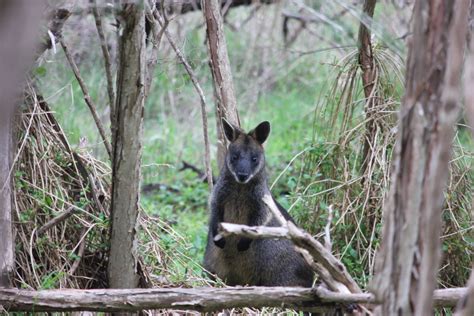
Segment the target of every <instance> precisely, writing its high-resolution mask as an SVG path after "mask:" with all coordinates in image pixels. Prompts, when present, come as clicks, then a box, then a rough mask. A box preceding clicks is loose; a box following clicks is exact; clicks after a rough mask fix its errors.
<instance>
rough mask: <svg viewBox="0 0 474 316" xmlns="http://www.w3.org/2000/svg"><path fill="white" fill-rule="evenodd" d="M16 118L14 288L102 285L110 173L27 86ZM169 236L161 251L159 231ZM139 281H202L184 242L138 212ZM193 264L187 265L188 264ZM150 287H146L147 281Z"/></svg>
mask: <svg viewBox="0 0 474 316" xmlns="http://www.w3.org/2000/svg"><path fill="white" fill-rule="evenodd" d="M26 94H27V96H26V98H25V106H24V110H23V112H22V114H21V118H20V120H19V125H20V126H19V134H20V135H19V136H20V137H19V139H20V143H19V146H18V148H19V151H18V153H17V155H16V159H15V165H14V169H13V172H12V176H13V177H14V190H13V191H14V195H13V196H14V209H15V216H14V221H15V222H14V228H15V238H16V249H15V255H16V276H15V280H14V282H15V285H16V286H18V287H21V288H29V289H48V288H82V289H87V288H104V287H107V277H106V271H107V260H108V243H109V220H108V217H109V206H110V205H109V203H110V195H109V192H110V168H109V166H108V165H106V164H105V163H103V162H101V161H98V160H96V159H95V158H94V157H93V156H92V155H90V154H89V153H88V152H86V151H85V150H83V149H82V148H81V146H79V148H75V149H72V148H71V146H70V145H69V144H68V141H67V139H66V137H65V135H64V133H63V131H62V129H61V127H60V125H59V123H58V122H57V121H56V119H55V118H54V115H53V113H52V112H51V110H50V109H49V107H48V105H47V104H46V102H44V100H43V99H42V97H41V96H39V95H37V94H36V92H35V89H34V88H33V87H31V86H30V87H29V88H28V91H27V92H26ZM163 232H165V233H166V234H168V235H169V236H170V240H169V241H168V245H169V244H170V243H171V246H173V247H174V249H177V251H165V250H164V249H163V243H161V240H160V234H162V233H163ZM139 240H140V242H139V251H140V253H141V254H143V259H142V261H141V267H146V268H145V269H142V270H143V271H142V273H141V276H142V279H143V280H142V281H143V282H145V283H151V285H169V284H170V281H169V280H173V279H177V278H178V277H177V275H178V274H179V279H180V280H186V281H182V282H181V283H180V284H174V285H181V286H191V285H198V284H199V285H203V284H208V281H206V279H205V278H203V277H201V276H200V275H197V274H196V272H195V271H198V270H199V269H195V270H190V271H179V270H178V268H177V266H179V265H176V264H175V263H176V262H181V263H184V262H186V264H183V266H190V267H191V266H193V265H194V266H198V265H199V264H198V263H196V262H193V261H192V260H191V259H190V258H188V257H187V256H186V255H185V253H184V252H180V251H179V249H181V248H183V249H186V247H187V245H186V242H185V240H184V239H183V238H182V237H181V236H179V234H177V233H176V232H174V231H173V230H172V229H171V227H169V225H167V224H166V223H164V222H162V221H160V220H159V219H156V218H152V217H149V216H147V215H146V214H145V213H144V212H141V215H140V225H139ZM190 262H191V263H190ZM149 285H150V284H149Z"/></svg>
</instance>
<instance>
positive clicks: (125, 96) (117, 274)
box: [108, 3, 146, 288]
mask: <svg viewBox="0 0 474 316" xmlns="http://www.w3.org/2000/svg"><path fill="white" fill-rule="evenodd" d="M120 19H121V20H122V21H121V22H122V23H123V29H122V35H121V36H120V38H119V54H120V57H119V66H118V76H117V100H116V103H115V119H116V122H113V124H112V126H114V128H113V159H112V201H111V242H110V257H109V266H108V276H109V286H110V287H111V288H133V287H137V286H138V284H139V276H138V274H137V269H138V265H137V257H136V256H137V254H136V239H135V237H136V225H137V218H138V206H139V197H140V188H139V186H140V175H141V173H140V164H141V155H142V134H143V111H144V101H145V97H144V96H145V78H146V56H145V10H144V7H143V5H141V4H133V3H130V4H124V5H123V9H122V12H121V14H120Z"/></svg>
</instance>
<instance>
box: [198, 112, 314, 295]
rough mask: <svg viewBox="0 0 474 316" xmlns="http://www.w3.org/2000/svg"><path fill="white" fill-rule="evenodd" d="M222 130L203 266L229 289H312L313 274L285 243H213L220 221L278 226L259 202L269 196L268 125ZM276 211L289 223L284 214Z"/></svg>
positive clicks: (226, 125) (242, 240) (244, 240)
mask: <svg viewBox="0 0 474 316" xmlns="http://www.w3.org/2000/svg"><path fill="white" fill-rule="evenodd" d="M223 125H224V128H225V133H226V137H227V138H228V139H229V141H230V145H229V148H228V151H227V155H226V162H225V164H224V167H223V168H222V170H221V174H220V176H219V179H218V180H217V183H216V185H215V187H214V190H213V192H212V195H211V198H210V210H211V218H210V223H209V233H208V241H207V247H206V254H205V257H204V267H205V268H206V270H208V271H209V272H211V273H212V274H215V275H217V276H218V277H219V278H221V279H222V280H224V282H226V284H228V285H256V286H304V287H311V286H312V282H313V272H312V270H311V268H310V267H309V265H308V264H307V263H306V262H305V260H304V259H303V257H302V256H301V255H300V254H299V253H298V252H296V251H295V249H294V246H293V244H292V243H291V242H290V241H288V240H284V239H280V240H273V239H257V240H250V239H247V238H239V237H227V238H225V240H224V239H220V240H217V241H215V240H214V237H215V236H216V235H217V229H218V225H219V223H220V222H229V223H236V224H245V225H249V226H258V225H267V226H280V225H279V222H278V221H277V219H276V218H275V217H274V216H273V215H272V213H271V211H270V210H269V209H268V208H267V206H266V205H265V204H264V203H263V201H262V197H263V196H264V195H266V194H271V193H270V190H269V188H268V185H267V177H266V174H265V156H264V151H263V146H262V144H263V142H265V140H266V138H267V136H268V134H269V132H270V124H269V123H268V122H263V123H261V124H260V125H258V126H257V127H256V128H255V129H254V130H252V131H251V132H249V133H248V134H247V133H245V132H244V131H242V130H240V129H238V128H236V127H234V126H232V125H230V124H229V123H228V122H226V121H224V122H223ZM277 205H278V203H277ZM278 207H279V208H280V212H281V213H282V214H283V216H284V217H285V218H286V219H288V220H291V221H292V219H291V216H290V215H289V214H288V213H287V212H286V210H285V209H284V208H283V207H281V206H280V205H278Z"/></svg>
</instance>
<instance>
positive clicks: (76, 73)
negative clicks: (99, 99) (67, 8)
mask: <svg viewBox="0 0 474 316" xmlns="http://www.w3.org/2000/svg"><path fill="white" fill-rule="evenodd" d="M59 42H60V43H61V46H62V48H63V51H64V55H66V58H67V60H68V62H69V65H70V66H71V68H72V71H73V72H74V76H75V77H76V79H77V82H78V83H79V86H80V87H81V90H82V93H83V95H84V100H85V101H86V104H87V106H88V107H89V110H90V111H91V114H92V117H93V118H94V121H95V124H96V126H97V129H98V130H99V133H100V136H101V137H102V141H103V142H104V145H105V149H106V150H107V154H108V155H109V158H110V159H112V147H111V146H110V142H109V141H108V139H107V135H106V134H105V130H104V127H103V126H102V123H101V121H100V118H99V115H98V114H97V110H96V107H95V105H94V103H93V102H92V99H91V97H90V95H89V90H88V89H87V87H86V84H85V83H84V80H83V79H82V77H81V73H80V72H79V68H78V67H77V65H76V62H75V61H74V58H73V57H72V56H71V53H70V52H69V49H68V47H67V45H66V43H65V42H64V39H62V38H60V40H59Z"/></svg>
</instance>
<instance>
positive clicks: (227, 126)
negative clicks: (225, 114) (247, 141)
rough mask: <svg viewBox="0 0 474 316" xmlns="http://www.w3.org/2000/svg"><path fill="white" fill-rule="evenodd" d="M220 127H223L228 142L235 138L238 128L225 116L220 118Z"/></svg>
mask: <svg viewBox="0 0 474 316" xmlns="http://www.w3.org/2000/svg"><path fill="white" fill-rule="evenodd" d="M222 127H223V128H224V134H225V137H226V138H227V140H228V141H229V142H233V141H234V140H236V139H237V132H238V130H237V129H236V128H235V127H234V125H232V124H231V123H229V121H227V120H226V119H225V118H222Z"/></svg>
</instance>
